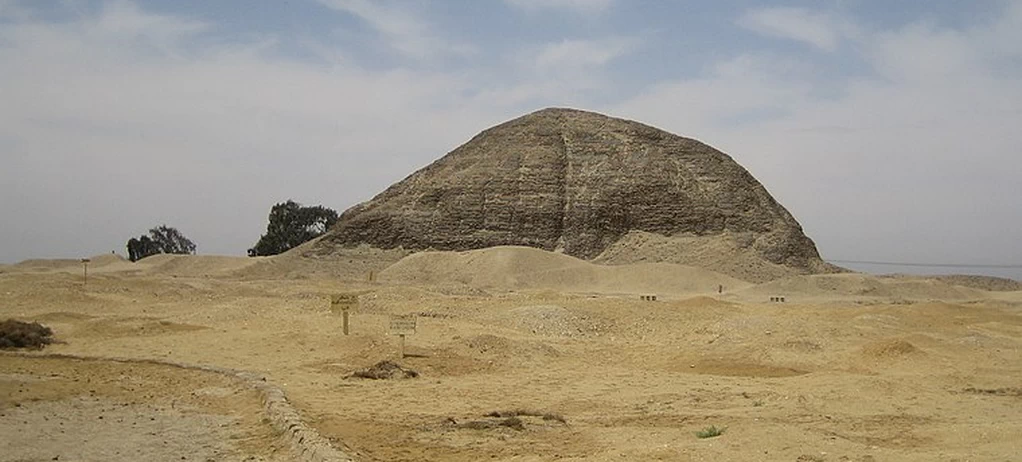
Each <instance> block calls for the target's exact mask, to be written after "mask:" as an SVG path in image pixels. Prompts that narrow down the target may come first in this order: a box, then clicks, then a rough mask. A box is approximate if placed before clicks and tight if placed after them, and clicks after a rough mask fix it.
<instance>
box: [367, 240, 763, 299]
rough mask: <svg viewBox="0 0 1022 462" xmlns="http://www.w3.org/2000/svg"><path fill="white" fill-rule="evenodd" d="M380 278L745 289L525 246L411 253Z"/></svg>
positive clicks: (719, 279)
mask: <svg viewBox="0 0 1022 462" xmlns="http://www.w3.org/2000/svg"><path fill="white" fill-rule="evenodd" d="M380 280H381V281H390V282H398V283H406V284H429V285H436V284H450V283H460V284H465V285H468V286H472V287H479V288H486V289H504V290H560V291H569V292H597V293H644V292H649V293H659V294H666V293H710V292H715V291H716V290H717V287H718V285H723V286H724V287H727V288H729V289H731V288H737V287H745V286H748V283H746V282H744V281H740V280H738V279H735V278H732V277H729V276H725V275H722V274H718V273H714V272H712V271H708V270H703V269H699V268H692V267H687V266H681V265H673V264H667V263H645V264H635V265H619V266H602V265H595V264H592V263H589V262H586V261H583V260H579V259H577V258H574V257H570V256H567V255H563V254H557V253H553V252H547V251H543V250H539V249H534V248H530V247H492V248H488V249H481V250H472V251H467V252H422V253H417V254H413V255H409V256H408V257H405V258H403V259H402V260H401V261H399V262H397V263H395V264H393V265H391V266H390V267H388V268H387V269H386V270H384V271H382V272H381V273H380Z"/></svg>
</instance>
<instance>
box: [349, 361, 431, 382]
mask: <svg viewBox="0 0 1022 462" xmlns="http://www.w3.org/2000/svg"><path fill="white" fill-rule="evenodd" d="M418 376H419V373H418V372H416V371H414V370H412V369H408V368H405V367H402V366H401V365H399V364H397V363H395V362H392V361H387V360H384V361H380V362H378V363H376V364H374V365H372V366H371V367H367V368H365V369H359V370H357V371H355V372H352V373H351V375H349V376H348V377H347V378H356V379H372V380H390V379H413V378H415V377H418Z"/></svg>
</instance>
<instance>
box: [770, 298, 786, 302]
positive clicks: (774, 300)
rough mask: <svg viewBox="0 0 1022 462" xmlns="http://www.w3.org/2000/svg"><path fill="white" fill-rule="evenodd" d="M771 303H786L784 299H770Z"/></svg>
mask: <svg viewBox="0 0 1022 462" xmlns="http://www.w3.org/2000/svg"><path fill="white" fill-rule="evenodd" d="M770 302H771V303H784V297H770Z"/></svg>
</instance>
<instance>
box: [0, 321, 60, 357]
mask: <svg viewBox="0 0 1022 462" xmlns="http://www.w3.org/2000/svg"><path fill="white" fill-rule="evenodd" d="M52 335H53V331H52V330H50V328H49V327H46V326H44V325H42V324H39V323H38V322H31V323H30V322H24V321H18V320H16V319H8V320H6V321H4V322H2V323H0V349H11V348H32V349H36V350H38V349H41V348H42V347H44V346H46V345H49V344H50V343H53V339H52V338H51V336H52Z"/></svg>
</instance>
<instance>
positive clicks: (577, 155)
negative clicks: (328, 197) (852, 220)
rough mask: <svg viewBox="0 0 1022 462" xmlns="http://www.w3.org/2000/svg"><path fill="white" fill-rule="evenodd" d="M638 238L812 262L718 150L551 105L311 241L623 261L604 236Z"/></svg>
mask: <svg viewBox="0 0 1022 462" xmlns="http://www.w3.org/2000/svg"><path fill="white" fill-rule="evenodd" d="M636 236H645V237H649V236H654V237H662V238H671V237H684V238H685V239H683V240H680V241H677V245H679V246H689V247H691V246H692V245H693V242H696V241H698V242H703V241H704V240H705V239H716V240H718V241H719V240H721V239H723V240H724V241H726V242H727V243H729V244H728V245H727V246H724V247H725V248H726V249H727V251H728V252H730V253H734V252H740V253H743V254H747V255H754V256H756V257H758V258H761V259H763V260H764V261H765V262H769V264H771V265H779V266H783V267H786V268H790V269H793V270H795V271H796V272H800V273H804V272H815V271H814V270H817V269H819V268H820V267H821V265H823V263H822V261H820V256H819V253H818V252H817V250H816V246H815V244H814V243H813V241H812V240H810V239H809V238H808V237H806V235H805V234H804V233H803V232H802V227H801V226H800V225H799V223H798V222H797V221H796V220H795V219H794V218H793V217H792V216H791V214H790V213H788V211H787V210H785V208H784V207H782V206H781V205H780V204H779V203H777V201H775V200H774V199H773V197H771V196H770V194H769V193H768V192H767V190H766V189H765V188H764V187H763V185H761V184H760V183H759V182H758V181H757V180H756V179H755V178H754V177H753V176H752V175H751V174H750V173H749V172H748V171H746V170H745V169H744V168H742V166H740V165H739V164H738V163H736V162H735V161H734V160H733V159H732V158H731V157H730V156H728V155H727V154H724V153H723V152H720V151H718V150H716V149H714V148H712V147H710V146H708V145H706V144H703V143H701V142H699V141H696V140H693V139H689V138H684V137H681V136H677V135H674V134H671V133H668V132H666V131H663V130H660V129H657V128H654V127H650V126H648V125H644V124H641V123H638V122H634V121H630V120H624V119H618V118H613V117H609V116H605V115H602V114H597V113H593V112H587V111H581V110H575V109H563V108H550V109H543V110H540V111H537V112H533V113H531V114H527V115H525V116H522V117H519V118H516V119H513V120H510V121H508V122H505V123H502V124H500V125H497V126H494V127H491V128H489V129H487V130H484V131H483V132H481V133H479V134H478V135H476V136H475V137H473V138H472V139H471V140H469V141H468V142H467V143H465V144H463V145H461V146H459V147H458V148H456V149H455V150H453V151H451V152H450V153H449V154H447V155H446V156H444V157H442V158H440V159H438V160H437V161H435V162H433V163H432V164H431V165H429V166H427V167H425V168H423V169H421V170H419V171H417V172H415V173H413V174H412V175H410V176H408V177H407V178H405V179H404V180H402V181H400V182H398V183H396V184H394V185H392V186H391V187H389V188H387V190H385V191H383V192H382V193H380V194H379V195H377V196H376V197H374V198H373V199H372V200H370V201H368V202H365V203H362V204H359V205H356V206H354V207H352V208H351V209H349V210H347V211H345V212H344V213H343V214H342V215H341V217H340V219H339V220H338V222H337V224H336V225H335V226H334V227H333V228H332V229H331V230H330V231H329V232H328V233H327V234H326V235H325V236H324V238H323V239H322V240H320V241H319V242H318V243H317V244H316V245H317V247H319V248H320V249H319V250H320V251H324V250H329V249H330V248H335V247H338V246H340V247H352V246H357V245H361V244H368V245H370V246H372V247H377V248H384V249H390V248H399V247H400V248H404V249H406V250H425V249H434V250H471V249H479V248H485V247H493V246H501V245H518V246H529V247H536V248H540V249H544V250H549V251H558V252H563V253H565V254H568V255H571V256H575V257H579V258H582V259H587V260H593V259H600V258H601V255H602V256H603V257H606V256H607V255H604V254H606V253H607V252H609V251H613V252H612V253H613V255H614V256H616V260H621V258H622V252H623V250H622V249H621V248H620V246H618V247H615V245H618V244H620V243H621V242H624V240H625V238H626V237H627V238H628V239H630V240H631V241H635V239H636ZM693 239H695V240H696V241H693ZM640 240H641V241H642V242H648V240H649V239H640ZM715 242H716V241H715ZM658 245H659V246H661V247H662V246H663V245H668V244H664V243H659V244H658ZM718 247H719V246H718ZM682 250H684V249H682ZM317 253H319V252H317ZM702 253H706V252H702ZM689 254H691V253H690V252H689V253H686V252H680V253H678V252H674V253H672V252H665V253H664V255H665V257H663V258H659V257H657V256H656V255H647V256H644V257H642V258H641V260H647V259H652V260H671V259H672V257H670V255H675V256H678V255H681V256H684V255H689ZM679 258H680V259H681V260H685V258H684V257H678V258H674V259H676V260H677V259H679ZM711 258H712V256H711ZM626 259H627V258H626ZM704 260H705V258H704ZM673 262H674V263H683V264H694V266H704V265H699V264H698V263H699V262H691V261H673ZM710 266H713V265H710ZM746 266H747V265H746ZM718 269H719V268H718ZM732 273H733V272H732Z"/></svg>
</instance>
